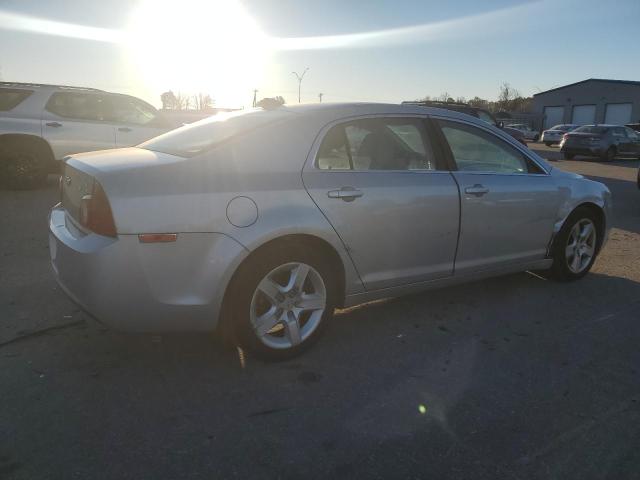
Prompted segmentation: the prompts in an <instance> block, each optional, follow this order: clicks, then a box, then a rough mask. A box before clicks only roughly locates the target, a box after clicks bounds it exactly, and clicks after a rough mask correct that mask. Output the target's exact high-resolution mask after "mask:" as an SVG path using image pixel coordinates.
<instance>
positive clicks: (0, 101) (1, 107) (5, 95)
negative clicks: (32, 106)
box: [0, 88, 33, 112]
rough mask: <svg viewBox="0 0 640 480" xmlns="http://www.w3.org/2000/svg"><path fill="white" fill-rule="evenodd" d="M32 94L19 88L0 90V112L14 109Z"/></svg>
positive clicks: (30, 91)
mask: <svg viewBox="0 0 640 480" xmlns="http://www.w3.org/2000/svg"><path fill="white" fill-rule="evenodd" d="M32 93H33V90H22V89H19V88H0V112H6V111H9V110H12V109H14V108H16V107H17V106H18V105H20V103H22V101H23V100H24V99H25V98H27V97H28V96H29V95H31V94H32Z"/></svg>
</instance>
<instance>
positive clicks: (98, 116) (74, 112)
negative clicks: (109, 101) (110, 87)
mask: <svg viewBox="0 0 640 480" xmlns="http://www.w3.org/2000/svg"><path fill="white" fill-rule="evenodd" d="M46 109H47V110H48V111H49V112H51V113H55V114H56V115H59V116H61V117H65V118H75V119H78V120H93V121H104V120H107V119H108V116H107V106H106V102H105V98H104V95H98V94H92V93H79V92H56V93H54V94H53V95H51V98H50V99H49V101H48V102H47V106H46Z"/></svg>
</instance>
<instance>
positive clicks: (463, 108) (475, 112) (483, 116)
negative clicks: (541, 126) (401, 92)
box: [402, 100, 527, 146]
mask: <svg viewBox="0 0 640 480" xmlns="http://www.w3.org/2000/svg"><path fill="white" fill-rule="evenodd" d="M402 104H403V105H421V106H423V107H434V108H446V109H447V110H454V111H456V112H460V113H466V114H467V115H471V116H472V117H476V118H479V119H480V120H483V121H485V122H487V123H488V124H490V125H493V126H495V127H498V128H501V129H503V130H504V131H505V132H506V133H508V134H509V135H511V136H512V137H513V138H515V139H516V140H518V141H519V142H520V143H522V144H523V145H524V146H526V145H527V142H526V139H525V136H524V133H522V132H521V131H520V130H516V129H515V128H510V127H505V126H504V123H503V122H501V121H498V120H497V119H496V117H494V116H493V115H492V114H491V112H489V111H488V110H485V109H484V108H478V107H472V106H471V105H469V104H468V103H460V102H441V101H437V100H424V101H422V100H415V101H404V102H402Z"/></svg>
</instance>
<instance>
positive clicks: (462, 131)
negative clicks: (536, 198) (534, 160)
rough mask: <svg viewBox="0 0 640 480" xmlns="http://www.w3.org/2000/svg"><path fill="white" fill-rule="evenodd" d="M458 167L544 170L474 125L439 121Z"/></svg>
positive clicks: (465, 168) (525, 171) (496, 171)
mask: <svg viewBox="0 0 640 480" xmlns="http://www.w3.org/2000/svg"><path fill="white" fill-rule="evenodd" d="M438 124H439V125H440V128H441V129H442V133H443V134H444V137H445V138H446V140H447V143H448V144H449V148H450V149H451V154H452V156H453V159H454V160H455V162H456V165H457V167H458V170H460V171H463V172H493V173H542V171H541V170H540V169H539V168H537V167H536V166H535V165H533V164H530V163H529V162H528V161H527V159H526V158H525V157H524V155H523V154H522V153H520V152H519V151H518V150H517V149H515V148H513V147H512V146H511V145H509V144H508V143H507V142H505V141H504V140H501V139H499V138H498V137H496V136H495V135H492V134H490V133H488V132H485V131H483V130H481V129H479V128H476V127H472V126H470V125H466V124H461V123H456V122H449V121H444V120H439V121H438Z"/></svg>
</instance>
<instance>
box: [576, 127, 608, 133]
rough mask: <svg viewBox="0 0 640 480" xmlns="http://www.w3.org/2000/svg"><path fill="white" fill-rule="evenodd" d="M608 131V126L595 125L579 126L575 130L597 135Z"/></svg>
mask: <svg viewBox="0 0 640 480" xmlns="http://www.w3.org/2000/svg"><path fill="white" fill-rule="evenodd" d="M608 131H609V128H608V127H595V126H593V125H585V126H584V127H578V128H576V129H575V130H574V132H576V133H594V134H597V135H602V134H603V133H607V132H608Z"/></svg>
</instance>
